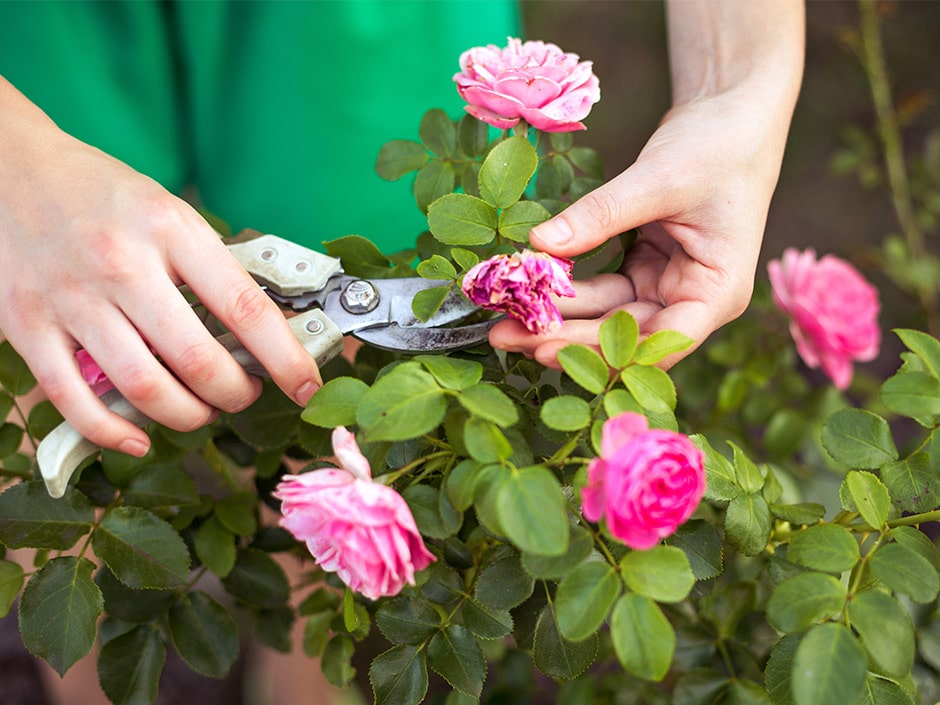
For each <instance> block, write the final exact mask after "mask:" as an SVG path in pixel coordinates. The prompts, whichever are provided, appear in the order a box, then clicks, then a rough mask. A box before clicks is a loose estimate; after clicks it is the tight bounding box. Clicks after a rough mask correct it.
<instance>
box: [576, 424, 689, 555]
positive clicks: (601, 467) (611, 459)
mask: <svg viewBox="0 0 940 705" xmlns="http://www.w3.org/2000/svg"><path fill="white" fill-rule="evenodd" d="M704 494H705V466H704V458H703V456H702V452H701V451H700V450H699V449H698V448H696V447H695V446H694V445H693V444H692V441H690V440H689V439H688V437H687V436H684V435H682V434H681V433H676V432H675V431H667V430H662V429H650V428H649V424H648V422H647V420H646V417H645V416H643V415H641V414H635V413H633V412H629V411H628V412H625V413H623V414H620V415H619V416H615V417H613V418H611V419H608V420H607V421H606V422H605V423H604V428H603V432H602V434H601V454H600V457H597V458H594V459H593V460H591V462H590V463H589V464H588V484H587V487H585V488H584V489H583V490H581V501H582V506H581V512H582V513H583V514H584V518H585V519H587V520H588V521H595V522H596V521H600V520H601V519H604V520H605V521H606V523H607V529H608V531H610V533H611V535H612V536H614V537H615V538H617V539H619V540H620V541H623V542H624V543H625V544H626V545H627V546H629V547H630V548H633V549H636V550H646V549H649V548H652V547H653V546H655V545H656V544H658V543H659V542H660V540H661V539H663V538H665V537H667V536H669V535H671V534H673V533H675V531H676V529H677V528H678V527H679V526H681V525H682V524H684V523H685V522H686V521H687V520H688V519H689V517H690V516H692V513H693V512H694V511H695V508H696V507H697V506H698V503H699V502H700V501H701V499H702V496H703V495H704Z"/></svg>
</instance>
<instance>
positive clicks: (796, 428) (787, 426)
mask: <svg viewBox="0 0 940 705" xmlns="http://www.w3.org/2000/svg"><path fill="white" fill-rule="evenodd" d="M807 426H808V423H807V418H806V415H805V413H803V411H796V410H794V409H777V411H775V412H774V413H773V416H771V417H770V420H769V421H768V422H767V428H766V429H765V430H764V448H766V449H767V454H768V455H769V456H770V457H771V458H775V459H776V458H780V459H785V458H788V457H789V456H790V454H791V453H793V452H795V451H796V449H797V448H798V447H799V445H800V444H801V443H802V442H803V439H804V438H806V434H807Z"/></svg>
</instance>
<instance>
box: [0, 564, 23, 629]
mask: <svg viewBox="0 0 940 705" xmlns="http://www.w3.org/2000/svg"><path fill="white" fill-rule="evenodd" d="M24 577H25V575H24V573H23V568H22V566H20V565H19V564H18V563H14V562H12V561H0V619H3V618H4V617H6V616H7V615H8V614H9V613H10V608H11V607H12V606H13V602H14V600H16V596H17V595H18V594H19V592H20V588H21V587H23V579H24Z"/></svg>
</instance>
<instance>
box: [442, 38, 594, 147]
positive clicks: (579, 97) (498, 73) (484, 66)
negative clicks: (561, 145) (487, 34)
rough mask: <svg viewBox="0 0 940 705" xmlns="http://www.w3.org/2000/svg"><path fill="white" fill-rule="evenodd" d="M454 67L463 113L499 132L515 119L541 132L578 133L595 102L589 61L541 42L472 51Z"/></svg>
mask: <svg viewBox="0 0 940 705" xmlns="http://www.w3.org/2000/svg"><path fill="white" fill-rule="evenodd" d="M460 68H461V71H460V73H457V74H455V75H454V81H456V82H457V90H458V91H459V93H460V95H461V97H463V99H464V100H466V101H467V106H466V110H467V112H468V113H470V114H471V115H473V116H474V117H476V118H478V119H480V120H482V121H483V122H486V123H489V124H490V125H493V126H494V127H498V128H500V129H503V130H506V129H509V128H510V127H513V126H514V125H516V124H518V122H519V120H525V121H526V122H527V123H529V124H530V125H532V127H534V128H536V129H538V130H542V131H544V132H571V131H573V130H583V129H584V124H583V123H582V122H581V120H583V119H584V118H586V117H587V115H588V113H590V112H591V107H592V106H593V105H594V103H596V102H597V101H599V100H600V98H601V90H600V84H599V82H598V80H597V76H595V75H594V72H593V69H592V64H591V62H590V61H580V60H579V57H578V55H577V54H568V53H565V52H563V51H562V50H561V49H559V48H558V47H557V46H555V45H554V44H546V43H545V42H522V41H521V40H519V39H513V38H510V39H509V45H508V46H507V47H505V48H503V49H501V48H500V47H497V46H496V45H494V44H490V45H488V46H485V47H475V48H473V49H470V50H468V51H465V52H464V53H463V54H461V56H460Z"/></svg>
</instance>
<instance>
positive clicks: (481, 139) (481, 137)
mask: <svg viewBox="0 0 940 705" xmlns="http://www.w3.org/2000/svg"><path fill="white" fill-rule="evenodd" d="M489 137H490V135H489V128H488V127H487V125H486V123H485V122H483V121H482V120H477V119H476V118H475V117H473V116H472V115H464V116H463V117H462V118H461V119H460V122H459V123H457V139H458V142H459V144H460V149H461V150H463V153H464V154H466V155H467V156H468V157H479V156H480V155H482V154H483V151H484V150H485V149H486V146H487V144H488V143H489Z"/></svg>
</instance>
